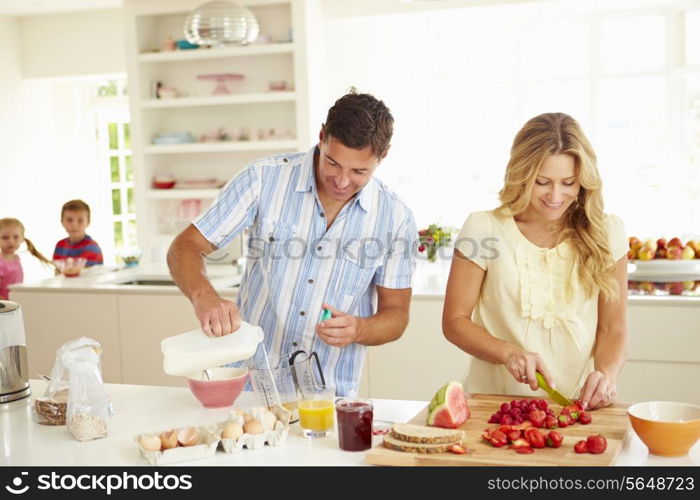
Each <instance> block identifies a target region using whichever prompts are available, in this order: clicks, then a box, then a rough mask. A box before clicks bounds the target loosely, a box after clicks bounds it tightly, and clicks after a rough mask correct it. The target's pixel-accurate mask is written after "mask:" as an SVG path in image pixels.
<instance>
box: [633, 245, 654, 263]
mask: <svg viewBox="0 0 700 500" xmlns="http://www.w3.org/2000/svg"><path fill="white" fill-rule="evenodd" d="M637 258H639V260H651V259H653V258H654V250H652V249H651V248H649V247H648V246H646V245H643V246H642V248H640V249H639V252H637Z"/></svg>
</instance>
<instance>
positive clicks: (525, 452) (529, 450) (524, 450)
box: [515, 447, 535, 455]
mask: <svg viewBox="0 0 700 500" xmlns="http://www.w3.org/2000/svg"><path fill="white" fill-rule="evenodd" d="M515 452H516V453H522V454H523V455H529V454H530V453H535V450H533V449H532V448H527V447H521V448H516V449H515Z"/></svg>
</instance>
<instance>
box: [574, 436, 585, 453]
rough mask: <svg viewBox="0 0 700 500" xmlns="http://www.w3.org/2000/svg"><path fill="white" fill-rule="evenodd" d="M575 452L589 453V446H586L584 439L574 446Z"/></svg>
mask: <svg viewBox="0 0 700 500" xmlns="http://www.w3.org/2000/svg"><path fill="white" fill-rule="evenodd" d="M574 451H575V452H576V453H588V446H587V445H586V440H585V439H582V440H581V441H578V442H577V443H576V444H575V445H574Z"/></svg>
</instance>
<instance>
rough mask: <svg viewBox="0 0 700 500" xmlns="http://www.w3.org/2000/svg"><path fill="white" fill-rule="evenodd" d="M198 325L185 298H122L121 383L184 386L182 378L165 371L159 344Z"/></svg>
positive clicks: (120, 313)
mask: <svg viewBox="0 0 700 500" xmlns="http://www.w3.org/2000/svg"><path fill="white" fill-rule="evenodd" d="M198 326H199V321H197V318H196V317H195V315H194V311H193V309H192V304H191V303H190V301H189V300H187V298H186V297H185V296H184V295H120V296H119V330H120V332H121V338H120V342H121V346H120V352H121V363H122V383H123V384H149V385H175V386H183V385H185V379H184V378H183V377H173V376H170V375H166V374H165V372H163V355H162V354H161V351H160V342H161V340H163V339H164V338H165V337H169V336H171V335H177V334H179V333H184V332H187V331H190V330H194V329H195V328H197V327H198Z"/></svg>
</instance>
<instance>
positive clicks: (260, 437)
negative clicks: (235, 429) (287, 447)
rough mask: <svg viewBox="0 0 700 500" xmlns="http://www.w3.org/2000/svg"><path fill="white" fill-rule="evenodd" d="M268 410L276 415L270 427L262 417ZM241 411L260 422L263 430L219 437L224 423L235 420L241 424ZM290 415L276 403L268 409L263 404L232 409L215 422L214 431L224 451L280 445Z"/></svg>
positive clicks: (284, 438) (242, 422) (283, 438)
mask: <svg viewBox="0 0 700 500" xmlns="http://www.w3.org/2000/svg"><path fill="white" fill-rule="evenodd" d="M268 411H271V412H272V413H273V414H274V415H275V417H277V420H276V421H275V423H274V426H272V427H270V425H269V422H268V421H266V419H265V418H264V415H265V413H266V412H268ZM242 413H248V414H249V415H250V416H252V417H253V418H254V419H256V420H257V421H258V422H260V423H262V425H263V429H264V430H263V432H262V433H260V434H248V433H244V434H242V435H241V436H239V437H238V439H231V438H223V437H221V435H222V433H223V431H224V427H225V426H226V424H228V423H230V422H235V423H237V424H238V425H240V426H243V424H244V420H243V415H242ZM290 415H291V414H290V412H289V410H286V409H285V408H282V407H281V406H277V405H273V406H271V407H270V409H269V410H268V409H267V408H265V407H264V406H256V407H252V408H241V409H239V410H232V411H231V413H230V414H229V417H228V419H227V420H226V421H224V422H219V423H218V424H216V427H215V433H216V435H217V436H219V437H220V442H221V447H222V448H223V450H224V452H226V453H236V452H238V451H241V450H242V449H243V448H244V447H245V448H247V449H249V450H257V449H260V448H263V447H264V446H265V445H266V444H268V445H270V446H280V445H282V444H284V442H285V441H286V440H287V436H288V435H289V418H290Z"/></svg>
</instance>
